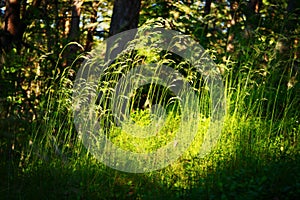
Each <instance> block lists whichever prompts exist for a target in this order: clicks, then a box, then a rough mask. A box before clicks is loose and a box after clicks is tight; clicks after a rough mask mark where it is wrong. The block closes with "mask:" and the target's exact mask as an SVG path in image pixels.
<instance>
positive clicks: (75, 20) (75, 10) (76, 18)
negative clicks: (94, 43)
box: [68, 0, 83, 41]
mask: <svg viewBox="0 0 300 200" xmlns="http://www.w3.org/2000/svg"><path fill="white" fill-rule="evenodd" d="M82 3H83V2H82V1H81V0H74V2H73V6H72V20H71V28H70V32H69V36H68V37H69V40H70V41H78V37H79V35H80V30H79V22H80V11H81V5H82Z"/></svg>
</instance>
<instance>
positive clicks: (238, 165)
mask: <svg viewBox="0 0 300 200" xmlns="http://www.w3.org/2000/svg"><path fill="white" fill-rule="evenodd" d="M156 56H157V54H156V52H151V53H149V52H148V54H145V52H143V55H139V54H135V56H133V57H132V56H128V57H126V58H125V59H124V58H123V60H122V61H118V62H115V63H114V64H113V65H112V67H113V69H114V70H112V71H109V70H108V71H107V72H106V77H105V78H104V79H103V80H102V82H101V84H100V86H99V88H98V89H99V92H102V93H103V94H105V95H106V96H105V95H103V97H102V98H105V97H109V95H110V94H111V93H109V92H111V91H113V90H112V88H114V85H115V84H116V82H117V81H118V80H119V78H120V77H122V76H124V75H125V74H126V72H127V71H128V70H129V69H130V68H131V67H132V66H134V65H135V64H136V63H142V62H145V61H147V62H149V61H150V62H151V61H153V60H155V59H157V57H156ZM248 56H249V57H246V58H244V59H245V60H244V61H243V63H242V64H240V65H239V66H238V67H237V66H236V65H237V63H235V62H234V60H233V59H231V58H230V57H227V61H226V62H225V63H221V64H219V65H218V66H219V67H220V68H223V69H225V71H224V73H223V81H224V86H225V93H226V94H225V96H226V100H227V107H226V110H227V112H226V116H225V121H224V126H223V129H222V135H221V138H220V139H219V141H218V143H217V145H216V147H215V148H213V149H212V151H211V152H210V153H209V154H208V155H206V156H205V157H199V150H200V148H201V144H202V142H203V137H204V135H205V134H206V132H207V130H208V127H209V122H210V112H209V105H208V104H209V95H210V94H209V92H207V90H206V89H205V84H203V83H199V80H200V79H199V75H198V74H195V73H194V71H192V70H191V71H189V70H188V69H189V65H188V64H187V63H185V62H184V61H179V62H175V61H174V60H172V59H171V58H172V56H169V55H163V56H162V57H161V60H162V61H161V62H162V63H164V64H166V65H168V66H170V67H173V68H175V69H177V70H179V71H183V72H185V75H186V77H188V78H189V80H190V82H191V83H193V84H191V85H192V86H193V87H194V89H195V91H200V92H199V101H200V102H201V106H200V107H201V111H202V115H201V117H200V121H199V123H198V133H197V136H196V138H195V140H194V141H193V143H192V144H191V146H190V147H189V148H188V150H187V151H186V152H185V153H184V154H183V155H182V156H181V157H180V158H179V159H178V160H177V161H176V162H174V163H172V164H171V165H169V166H168V167H166V168H163V169H160V170H158V171H154V172H150V173H145V174H130V173H124V172H120V171H115V170H113V169H110V168H109V167H107V166H105V165H104V164H102V163H101V162H99V161H97V160H96V159H95V158H94V157H93V155H91V154H90V153H89V151H88V150H87V149H86V148H85V147H84V146H83V144H82V141H81V140H80V138H78V136H77V132H76V130H75V127H74V124H73V120H74V119H73V110H72V92H73V91H72V86H73V83H72V81H71V80H70V78H69V76H68V73H69V72H70V70H72V68H71V67H70V68H66V69H65V71H63V72H62V73H61V74H59V76H55V77H54V79H53V82H52V84H51V85H52V86H51V87H50V88H49V89H48V90H47V93H46V95H45V99H44V101H43V102H42V103H44V112H43V113H44V117H43V119H42V120H40V121H39V122H38V124H36V126H35V127H34V128H33V130H32V136H31V139H30V145H29V146H28V147H27V151H26V155H25V159H24V161H22V162H23V165H22V167H21V168H20V170H21V171H20V172H18V173H20V174H21V176H17V177H18V178H17V179H15V180H9V181H10V182H11V184H10V187H9V188H8V187H6V186H5V185H4V186H2V187H1V191H0V193H1V194H3V195H5V196H6V197H12V198H32V197H38V198H42V197H47V198H57V197H59V198H72V199H74V198H76V199H84V198H86V199H90V198H100V199H116V198H117V199H119V198H120V199H153V198H155V199H165V198H169V199H193V198H195V199H199V198H204V199H232V198H234V199H254V198H259V199H281V198H283V199H296V198H297V197H299V196H300V181H299V178H298V177H300V170H299V169H300V168H299V166H300V163H299V161H300V160H299V150H300V149H299V132H300V124H299V111H298V110H297V109H296V108H295V106H296V103H297V102H299V99H297V98H298V96H295V89H294V88H293V87H292V88H287V87H286V86H284V84H285V83H286V80H288V79H289V78H291V77H292V76H293V74H292V73H285V72H283V75H282V76H280V77H278V71H276V70H277V69H276V67H280V66H281V65H279V64H278V66H274V63H276V60H275V59H276V58H274V60H272V59H269V61H268V62H267V63H266V65H267V69H265V71H262V69H261V68H257V66H256V65H255V64H257V63H256V62H254V61H253V59H255V57H257V56H258V55H256V54H251V52H250V51H249V52H248ZM259 56H260V55H259ZM290 62H292V60H290ZM277 81H278V82H277ZM275 82H277V84H274V83H275ZM157 87H158V86H157V85H153V84H152V85H151V84H150V85H147V86H146V87H145V88H142V89H140V90H137V91H136V96H134V97H132V99H131V106H132V107H130V108H128V109H129V111H130V117H131V118H130V119H131V121H130V123H135V124H138V125H139V126H140V127H141V129H143V127H147V125H149V124H151V120H152V119H153V118H152V117H153V116H151V112H150V110H151V101H153V102H158V103H160V104H162V105H164V106H166V108H167V111H168V112H166V116H165V117H164V119H165V123H164V125H163V126H162V128H161V129H160V131H159V132H158V133H157V135H156V137H150V138H146V139H144V138H137V137H134V136H131V135H129V134H128V132H130V131H133V130H132V129H131V128H132V126H130V123H129V125H128V126H127V129H126V128H125V129H120V127H118V126H117V125H116V124H115V123H110V124H109V130H108V131H109V135H108V137H109V138H110V139H111V140H112V141H113V142H114V143H115V144H116V145H119V146H120V147H121V148H124V149H126V150H131V151H135V152H149V151H153V150H156V149H157V148H159V147H161V146H163V145H165V144H166V143H167V142H168V141H172V139H173V138H174V134H175V132H176V130H178V121H179V120H180V117H181V113H180V106H179V105H177V104H178V102H177V101H176V98H174V97H173V96H172V94H171V93H170V91H168V90H164V89H162V88H157ZM295 87H296V86H295ZM145 91H146V92H145ZM158 92H160V95H157V93H158ZM164 94H165V95H164ZM168 95H169V96H168ZM145 96H147V98H145ZM167 97H168V98H169V99H168V98H167ZM107 99H109V98H107ZM107 99H102V100H101V101H100V102H102V103H100V105H99V106H98V109H99V110H101V111H99V115H101V112H103V110H106V111H107V112H103V113H104V115H102V116H108V118H106V119H107V121H112V118H111V115H110V114H111V112H112V110H111V109H112V108H111V107H109V100H107ZM140 101H141V102H140ZM103 102H104V103H103ZM103 113H102V114H103ZM107 121H102V122H101V121H100V123H103V125H107ZM135 127H136V126H135ZM135 131H138V130H135ZM145 131H147V129H145ZM3 176H7V175H5V174H3ZM37 188H38V191H39V192H36V191H37ZM33 189H34V190H33ZM12 191H14V192H12ZM1 196H2V195H1Z"/></svg>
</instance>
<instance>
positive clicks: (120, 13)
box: [105, 0, 141, 60]
mask: <svg viewBox="0 0 300 200" xmlns="http://www.w3.org/2000/svg"><path fill="white" fill-rule="evenodd" d="M140 7H141V0H132V1H127V0H115V2H114V8H113V15H112V19H111V23H110V29H109V34H110V36H112V35H116V34H118V33H120V32H123V31H126V30H130V29H134V28H137V27H138V22H139V13H140ZM132 39H134V35H132V36H129V37H128V36H127V37H125V38H121V40H119V43H118V48H116V49H111V48H112V47H113V46H114V45H113V44H110V43H107V47H106V58H105V60H108V59H111V60H113V59H114V58H116V57H117V55H118V54H119V53H121V52H120V50H121V49H122V47H124V46H125V45H126V44H127V43H128V42H129V41H131V40H132Z"/></svg>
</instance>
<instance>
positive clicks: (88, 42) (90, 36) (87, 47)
mask: <svg viewBox="0 0 300 200" xmlns="http://www.w3.org/2000/svg"><path fill="white" fill-rule="evenodd" d="M98 6H99V3H98V2H96V1H93V4H92V9H93V12H92V16H91V23H92V24H93V23H96V22H97V11H98ZM95 30H96V26H92V27H90V28H89V29H88V33H87V38H86V44H85V50H86V51H90V50H91V49H92V45H93V42H94V32H95Z"/></svg>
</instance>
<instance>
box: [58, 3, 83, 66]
mask: <svg viewBox="0 0 300 200" xmlns="http://www.w3.org/2000/svg"><path fill="white" fill-rule="evenodd" d="M82 3H83V1H82V0H74V1H73V6H72V18H71V22H70V29H69V33H68V41H69V42H79V36H80V29H79V23H80V12H81V5H82ZM79 50H80V47H79V46H78V45H75V44H72V45H70V46H69V47H68V49H67V50H66V53H65V55H64V56H65V57H66V59H67V63H66V65H67V66H70V65H71V64H72V63H73V61H74V59H75V58H76V56H77V53H78V51H79ZM63 65H65V64H63Z"/></svg>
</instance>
